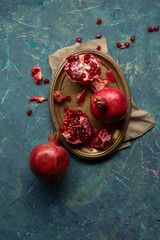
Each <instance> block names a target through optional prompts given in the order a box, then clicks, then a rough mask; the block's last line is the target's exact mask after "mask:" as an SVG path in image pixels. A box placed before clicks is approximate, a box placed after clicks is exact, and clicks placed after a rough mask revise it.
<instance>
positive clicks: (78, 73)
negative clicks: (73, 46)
mask: <svg viewBox="0 0 160 240" xmlns="http://www.w3.org/2000/svg"><path fill="white" fill-rule="evenodd" d="M66 59H67V63H66V64H65V67H64V70H65V72H66V75H67V77H68V78H69V79H70V80H71V81H72V82H74V83H78V84H88V83H89V82H91V81H93V79H96V78H98V77H99V76H100V74H101V69H100V60H99V59H98V58H96V57H95V56H94V55H93V54H91V53H84V54H79V55H69V56H68V57H67V58H66Z"/></svg>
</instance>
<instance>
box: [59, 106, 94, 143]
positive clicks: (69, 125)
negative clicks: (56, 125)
mask: <svg viewBox="0 0 160 240" xmlns="http://www.w3.org/2000/svg"><path fill="white" fill-rule="evenodd" d="M60 132H61V133H62V135H63V137H64V138H65V140H66V141H67V142H69V143H72V144H78V143H83V142H86V141H87V140H88V139H89V137H90V135H91V124H90V122H89V119H88V116H87V114H86V113H85V112H83V111H82V110H80V109H70V110H68V111H67V113H66V116H65V117H64V123H63V125H62V126H61V127H60Z"/></svg>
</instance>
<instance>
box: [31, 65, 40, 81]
mask: <svg viewBox="0 0 160 240" xmlns="http://www.w3.org/2000/svg"><path fill="white" fill-rule="evenodd" d="M31 75H32V77H33V80H34V82H35V83H37V84H40V83H41V82H42V80H43V76H42V72H41V68H40V67H39V66H34V67H33V68H32V70H31Z"/></svg>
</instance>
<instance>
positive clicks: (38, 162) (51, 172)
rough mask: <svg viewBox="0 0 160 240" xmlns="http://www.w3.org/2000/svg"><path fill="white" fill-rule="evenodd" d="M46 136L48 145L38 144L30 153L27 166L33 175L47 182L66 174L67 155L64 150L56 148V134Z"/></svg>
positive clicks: (57, 137) (57, 136)
mask: <svg viewBox="0 0 160 240" xmlns="http://www.w3.org/2000/svg"><path fill="white" fill-rule="evenodd" d="M48 134H49V137H48V143H43V144H39V145H37V146H36V147H34V148H33V150H32V151H31V154H30V157H29V166H30V169H31V171H32V172H33V173H34V174H35V175H37V176H39V177H41V178H43V179H45V180H48V181H55V180H58V179H60V178H61V177H62V176H63V175H64V174H65V173H66V171H67V169H68V166H69V155H68V153H67V151H66V150H65V149H64V148H62V147H60V146H58V141H59V135H58V133H57V132H55V133H50V132H49V133H48Z"/></svg>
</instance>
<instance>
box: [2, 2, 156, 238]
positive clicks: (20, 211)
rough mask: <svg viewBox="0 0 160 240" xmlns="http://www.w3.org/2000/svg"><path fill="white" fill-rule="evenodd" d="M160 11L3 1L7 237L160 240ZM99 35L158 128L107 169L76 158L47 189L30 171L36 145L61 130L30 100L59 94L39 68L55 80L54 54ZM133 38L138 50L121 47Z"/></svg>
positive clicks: (140, 6)
mask: <svg viewBox="0 0 160 240" xmlns="http://www.w3.org/2000/svg"><path fill="white" fill-rule="evenodd" d="M159 12H160V2H159V1H158V0H154V1H151V0H144V1H139V0H135V1H132V0H112V1H111V0H109V1H105V0H99V1H96V0H88V1H87V0H81V1H80V0H79V1H78V0H75V1H71V0H68V1H67V0H66V1H65V0H46V1H38V0H14V1H13V0H0V53H1V58H0V85H1V87H0V137H1V138H0V171H1V174H0V239H1V240H44V239H46V240H53V239H54V240H81V239H82V240H111V239H113V240H135V239H139V240H159V239H160V160H159V158H160V137H159V136H160V113H159V112H160V77H159V76H160V74H159V72H160V71H159V70H160V54H159V53H160V41H159V39H160V30H159V31H157V32H153V33H148V32H147V29H148V27H149V26H151V27H154V26H155V25H159V24H160V22H159V19H160V14H159ZM97 18H101V19H102V24H101V25H97V24H96V20H97ZM98 33H101V34H102V36H103V37H105V38H106V40H107V43H108V49H109V52H110V54H111V56H112V57H113V58H114V59H115V60H116V61H117V63H118V64H119V65H120V67H121V68H122V70H123V72H124V74H125V76H126V78H127V81H128V84H129V86H130V90H131V93H132V96H133V98H134V101H135V103H136V104H137V106H139V107H140V108H141V109H143V110H146V111H148V112H150V113H151V114H152V115H153V116H154V118H155V120H156V125H155V127H154V128H153V129H152V130H151V131H149V132H148V133H147V134H145V135H143V136H142V137H140V138H138V139H136V140H134V141H132V144H131V147H130V148H127V149H124V150H121V151H118V152H116V153H114V154H112V155H111V156H109V157H106V159H104V161H102V162H99V163H98V162H96V163H91V162H87V161H84V160H82V159H80V158H77V157H75V156H74V155H72V154H71V153H70V167H69V170H68V172H67V174H66V175H65V176H64V178H63V179H62V180H61V181H59V182H58V183H54V184H53V183H47V182H45V181H43V180H40V179H39V178H37V177H35V176H34V175H33V174H32V172H31V171H30V169H29V165H28V158H29V154H30V152H31V150H32V148H33V147H34V146H36V145H37V144H39V143H44V142H47V138H48V136H47V135H48V131H50V130H53V126H52V123H51V119H50V116H49V108H48V102H47V101H46V102H43V103H42V104H38V103H36V102H29V101H28V99H29V98H30V97H32V96H36V95H38V96H44V97H48V95H49V85H46V84H43V83H42V84H40V85H37V84H35V83H34V82H33V79H32V77H31V73H30V71H31V68H32V67H33V66H35V65H39V66H40V67H41V69H42V72H43V77H44V79H45V78H48V79H50V81H51V70H50V68H49V64H48V56H49V55H51V54H52V53H54V52H55V51H56V50H58V49H60V48H62V47H65V46H69V45H73V44H74V43H75V39H76V38H77V37H82V39H83V42H86V41H89V40H92V39H95V35H96V34H98ZM133 35H135V37H136V41H135V42H134V43H132V44H131V46H130V48H128V49H124V50H120V49H118V48H117V47H116V43H117V42H121V43H124V42H128V41H129V39H130V37H131V36H133ZM29 109H32V111H33V114H32V115H31V116H30V117H28V116H27V111H28V110H29Z"/></svg>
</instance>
